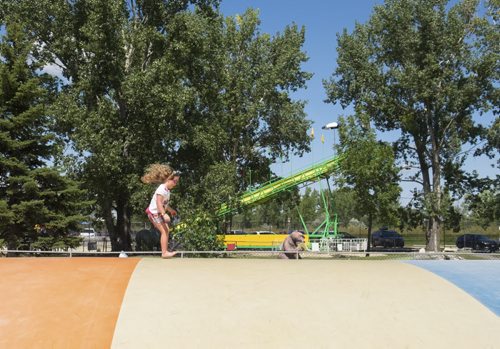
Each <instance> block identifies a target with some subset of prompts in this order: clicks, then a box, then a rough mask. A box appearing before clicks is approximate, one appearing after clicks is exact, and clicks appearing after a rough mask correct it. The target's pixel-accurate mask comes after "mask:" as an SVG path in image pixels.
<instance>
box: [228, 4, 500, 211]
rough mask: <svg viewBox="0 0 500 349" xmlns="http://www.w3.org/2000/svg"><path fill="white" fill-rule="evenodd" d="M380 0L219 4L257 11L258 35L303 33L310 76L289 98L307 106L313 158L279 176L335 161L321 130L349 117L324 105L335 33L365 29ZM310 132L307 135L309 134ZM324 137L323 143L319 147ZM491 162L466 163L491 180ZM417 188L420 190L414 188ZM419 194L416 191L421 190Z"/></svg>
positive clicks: (296, 161) (406, 192)
mask: <svg viewBox="0 0 500 349" xmlns="http://www.w3.org/2000/svg"><path fill="white" fill-rule="evenodd" d="M383 3H384V1H383V0H351V1H328V0H309V1H301V0H248V1H244V0H238V1H236V0H232V1H231V0H226V1H224V0H223V1H222V4H221V10H222V13H223V14H224V15H226V16H234V15H236V14H242V13H244V12H245V10H246V9H247V8H249V7H251V8H254V9H259V12H260V19H261V27H260V28H261V32H262V33H264V32H265V33H270V34H274V33H276V32H282V31H283V29H284V28H285V26H286V25H289V24H291V23H296V24H297V25H298V26H299V27H300V26H304V27H305V29H306V40H305V44H304V47H303V50H304V51H305V52H306V53H307V55H308V56H309V61H308V62H307V63H305V64H304V66H303V68H304V70H305V71H308V72H310V73H313V74H314V76H313V77H312V79H311V80H309V81H308V83H307V89H305V90H302V91H299V92H298V93H296V94H294V95H293V96H294V97H295V98H297V99H302V100H306V101H307V105H306V108H305V111H306V114H307V118H308V119H309V120H311V121H313V128H314V132H315V139H314V140H313V142H312V144H311V146H312V152H311V153H309V154H306V155H304V157H303V158H297V157H294V158H292V161H291V162H290V163H285V164H283V163H278V164H275V165H274V166H273V167H272V169H273V171H275V172H276V173H277V174H278V175H283V176H287V175H289V174H291V173H293V172H296V171H297V170H298V169H301V168H304V167H306V166H307V165H309V164H312V163H313V162H316V161H318V160H321V159H325V158H327V157H329V156H331V155H333V150H332V145H333V143H334V141H336V142H338V135H335V134H334V131H323V130H321V126H323V125H325V124H326V123H328V122H331V121H337V118H338V116H339V115H346V114H349V112H350V110H343V109H342V108H341V107H340V106H339V105H333V104H327V103H325V102H324V100H325V99H326V93H325V89H324V87H323V80H324V79H329V78H330V76H331V75H332V73H333V72H334V70H335V68H336V59H337V52H336V46H337V33H340V32H342V31H343V29H344V28H346V29H347V30H348V31H349V32H351V31H352V29H353V28H354V25H355V23H356V22H359V23H365V22H366V21H367V20H368V19H369V18H370V16H371V14H372V12H373V8H374V6H376V5H382V4H383ZM492 121H493V115H492V114H491V113H490V114H488V115H485V116H484V118H483V121H482V123H485V124H487V125H490V124H491V122H492ZM308 132H310V130H308ZM322 134H324V137H325V143H324V144H323V143H322V142H321V141H320V138H321V135H322ZM395 136H396V134H395V133H394V132H393V133H388V134H379V139H382V140H386V141H392V140H394V139H395ZM491 163H492V162H491V161H489V160H487V159H486V158H481V159H480V160H479V161H478V160H477V159H475V160H474V159H471V160H469V161H468V162H467V167H468V168H469V169H476V170H477V171H478V172H479V173H480V174H481V175H483V176H495V175H496V173H497V170H496V169H495V168H492V167H491V166H490V164H491ZM415 186H417V185H414V184H411V183H405V184H404V185H403V193H402V200H401V201H402V203H406V202H407V201H408V200H409V198H410V196H411V194H410V190H411V189H412V188H413V187H415ZM417 187H418V186H417ZM419 189H420V188H419Z"/></svg>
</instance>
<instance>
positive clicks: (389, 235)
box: [372, 230, 405, 247]
mask: <svg viewBox="0 0 500 349" xmlns="http://www.w3.org/2000/svg"><path fill="white" fill-rule="evenodd" d="M404 245H405V240H404V238H403V237H402V236H401V235H400V234H398V233H397V232H395V231H394V230H377V231H376V232H374V233H373V234H372V246H373V247H377V246H382V247H404Z"/></svg>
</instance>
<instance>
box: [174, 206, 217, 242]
mask: <svg viewBox="0 0 500 349" xmlns="http://www.w3.org/2000/svg"><path fill="white" fill-rule="evenodd" d="M173 238H174V239H175V240H177V241H180V242H181V245H182V249H183V250H186V251H220V250H223V249H224V244H223V241H221V239H220V238H218V237H217V223H216V221H215V218H214V217H212V216H210V215H208V214H206V213H193V214H191V215H189V216H188V217H187V218H185V219H184V220H183V222H182V223H180V224H178V225H177V226H176V227H175V229H174V231H173Z"/></svg>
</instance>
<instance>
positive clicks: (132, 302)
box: [112, 258, 500, 348]
mask: <svg viewBox="0 0 500 349" xmlns="http://www.w3.org/2000/svg"><path fill="white" fill-rule="evenodd" d="M498 328H500V320H499V318H498V317H496V316H495V315H494V314H493V313H492V312H491V311H489V310H488V309H486V308H485V307H484V306H482V305H480V303H479V302H477V301H476V300H475V299H474V298H472V297H470V296H469V295H468V294H466V293H465V292H463V291H462V290H460V289H459V288H457V287H456V286H454V285H452V284H451V283H449V282H447V281H445V280H443V279H442V278H440V277H438V276H436V275H434V274H432V273H430V272H427V271H425V270H422V269H420V268H418V267H416V266H413V265H409V264H405V263H401V262H395V261H388V262H385V261H384V262H382V261H381V262H374V261H335V262H332V261H313V260H310V261H308V260H302V261H287V260H235V259H231V260H224V259H182V260H181V259H172V260H160V259H153V258H149V259H148V258H146V259H143V260H142V261H141V262H140V263H139V264H138V265H137V268H136V271H135V272H134V274H133V276H132V277H131V280H130V284H129V287H128V289H127V291H126V294H125V297H124V302H123V305H122V309H121V311H120V316H119V318H118V321H117V326H116V330H115V334H114V337H113V342H112V347H113V348H139V347H140V348H158V347H182V348H199V347H203V348H215V347H217V348H234V347H238V348H250V347H251V348H255V347H265V348H290V347H292V348H299V347H312V348H331V347H339V348H346V347H352V348H374V347H376V348H423V347H427V348H473V347H475V348H479V347H480V348H498V347H499V346H498V345H497V344H495V342H494V341H493V338H492V336H493V335H494V334H496V332H497V331H498Z"/></svg>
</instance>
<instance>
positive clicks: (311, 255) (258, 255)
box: [0, 249, 500, 260]
mask: <svg viewBox="0 0 500 349" xmlns="http://www.w3.org/2000/svg"><path fill="white" fill-rule="evenodd" d="M283 253H284V252H283V251H241V250H236V251H225V250H224V251H178V252H177V255H176V256H175V257H174V258H175V259H177V258H246V259H277V258H280V257H281V256H283ZM160 254H161V252H159V251H141V252H137V251H121V252H110V251H104V252H97V251H81V250H78V249H74V250H68V251H26V250H6V249H4V250H0V256H1V257H8V258H11V257H26V256H35V257H115V258H116V257H122V258H126V257H139V256H140V257H148V256H149V257H155V258H159V256H160ZM287 254H288V255H289V256H290V259H302V260H500V253H482V252H473V251H470V250H462V251H454V252H451V251H450V252H419V251H364V252H357V251H345V250H343V251H329V252H322V251H294V252H287Z"/></svg>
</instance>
